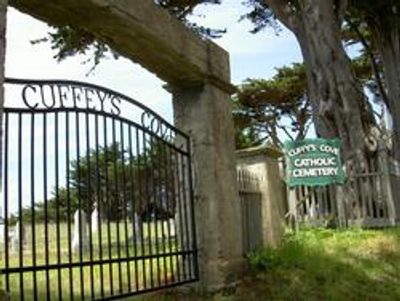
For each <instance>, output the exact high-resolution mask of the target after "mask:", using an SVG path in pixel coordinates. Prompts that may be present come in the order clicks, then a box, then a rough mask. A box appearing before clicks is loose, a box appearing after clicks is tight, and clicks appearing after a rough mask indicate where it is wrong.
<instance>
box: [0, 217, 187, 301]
mask: <svg viewBox="0 0 400 301" xmlns="http://www.w3.org/2000/svg"><path fill="white" fill-rule="evenodd" d="M143 227H144V235H143V237H144V244H143V245H138V246H137V248H136V249H135V247H134V243H133V238H132V237H133V229H131V228H129V227H128V228H127V229H128V232H125V224H124V223H118V224H117V223H110V231H109V232H110V235H109V236H108V226H107V225H106V224H103V225H102V227H101V230H102V236H101V240H99V238H98V234H94V235H93V237H92V245H93V249H92V252H89V251H86V252H84V254H83V256H82V261H83V262H85V261H87V262H89V261H92V260H91V259H93V260H95V261H96V260H99V259H100V246H102V252H103V254H102V258H103V259H109V258H111V259H118V258H125V257H128V255H129V256H130V257H132V256H141V255H149V254H150V244H149V234H150V233H151V236H152V238H151V239H150V241H151V246H152V254H154V253H155V252H156V251H158V253H159V254H163V253H164V254H167V253H169V252H174V251H176V249H177V245H176V242H175V241H170V242H167V240H164V241H162V240H160V239H159V240H158V242H156V241H155V234H156V231H157V234H158V237H159V238H161V233H162V228H163V227H164V229H166V226H161V223H158V228H157V230H156V226H155V224H154V223H148V224H147V223H144V225H143ZM25 230H26V238H27V239H26V240H27V241H26V245H25V247H24V249H23V256H22V258H20V256H19V255H20V254H19V252H18V251H12V249H11V248H10V249H9V267H10V268H18V267H20V266H23V267H30V266H33V256H32V254H33V249H32V229H31V227H30V226H29V227H28V226H26V228H25ZM59 232H60V235H59V237H58V235H57V228H56V226H55V225H49V228H48V263H49V265H52V264H53V265H56V264H58V263H61V264H67V263H68V262H69V247H68V246H69V243H68V227H67V224H61V225H60V231H59ZM71 232H73V229H72V227H71ZM118 232H119V237H120V239H119V240H118V239H117V238H118V236H117V233H118ZM35 233H36V244H35V252H36V265H38V266H40V265H45V264H46V248H45V246H46V243H45V228H44V225H43V224H36V225H35ZM125 234H126V235H125ZM58 238H59V241H60V252H59V253H60V254H59V255H60V258H58V252H57V250H58V248H57V241H58ZM118 241H119V242H118ZM127 242H128V243H127ZM142 246H143V247H142ZM109 250H110V252H109ZM90 253H91V254H90ZM1 255H2V256H1V259H0V267H5V258H4V257H5V256H4V255H5V254H4V253H3V254H1ZM71 257H72V262H73V263H78V262H80V256H79V253H72V254H71ZM91 257H92V258H91ZM21 259H22V261H21ZM58 260H59V261H60V262H58ZM178 262H179V258H178V256H168V255H165V256H163V257H161V258H153V259H137V260H132V261H130V262H129V263H127V262H126V261H125V262H116V263H106V264H95V265H93V264H90V265H89V264H88V265H86V266H84V267H83V268H81V267H73V268H68V267H66V268H63V269H61V270H60V271H58V270H56V269H53V270H50V271H49V272H48V273H46V272H45V271H44V270H41V271H37V272H35V273H33V272H25V273H24V274H23V275H22V276H20V275H19V274H17V273H16V274H11V275H10V277H9V281H10V282H9V283H10V296H11V300H19V297H20V294H21V291H24V299H25V300H28V301H29V300H33V292H34V287H33V284H34V277H36V279H37V281H36V283H37V294H38V299H39V300H44V299H46V292H47V287H46V280H47V279H49V283H50V284H49V295H50V297H51V299H53V300H58V299H59V297H60V296H59V290H58V287H59V285H60V287H61V297H62V298H61V299H62V300H69V299H70V296H71V295H73V296H74V298H75V299H76V300H80V299H81V291H82V290H83V292H84V295H85V297H86V298H88V297H90V295H91V293H92V288H91V282H90V279H91V276H93V279H94V281H93V292H94V294H95V296H97V297H99V296H100V292H101V287H102V286H103V291H104V294H105V295H106V296H107V295H109V294H110V293H111V290H113V291H114V293H116V292H119V291H121V292H123V293H124V292H125V293H126V292H128V290H129V289H130V290H142V289H146V288H147V287H149V286H150V285H151V284H152V285H154V286H158V285H161V284H163V283H165V282H169V281H172V280H173V279H172V276H171V272H175V273H176V271H177V269H178V265H177V264H178ZM128 273H129V275H130V281H128ZM81 279H82V280H83V281H81ZM102 280H103V281H102ZM0 282H1V283H0V285H1V288H4V287H5V277H4V276H2V277H0ZM21 286H23V289H22V290H21ZM70 287H72V288H73V290H72V291H70ZM0 300H1V299H0Z"/></svg>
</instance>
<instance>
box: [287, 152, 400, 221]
mask: <svg viewBox="0 0 400 301" xmlns="http://www.w3.org/2000/svg"><path fill="white" fill-rule="evenodd" d="M288 206H289V208H290V209H289V213H288V217H290V219H291V220H292V221H293V222H294V224H295V225H296V226H299V225H306V226H327V227H337V226H352V225H356V226H362V227H388V226H394V225H396V224H398V222H399V220H400V165H399V163H398V162H395V161H394V160H392V159H390V158H389V156H388V155H387V153H386V151H381V152H379V153H378V155H377V156H376V157H375V158H374V159H371V160H370V162H369V166H368V172H366V173H363V174H353V175H351V176H350V177H349V178H348V179H347V181H346V183H345V184H344V185H341V186H339V185H330V186H324V187H307V186H299V187H296V188H295V189H290V190H288Z"/></svg>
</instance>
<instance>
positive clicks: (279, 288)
mask: <svg viewBox="0 0 400 301" xmlns="http://www.w3.org/2000/svg"><path fill="white" fill-rule="evenodd" d="M153 263H154V264H155V262H153ZM248 263H249V267H250V270H251V272H250V273H248V274H247V275H245V276H244V277H243V281H242V283H241V284H240V285H239V286H238V287H236V288H235V289H230V290H227V291H223V292H220V293H218V294H214V295H208V296H200V295H194V294H181V293H177V292H176V291H175V292H174V291H168V292H158V293H153V294H150V295H143V296H137V297H133V298H129V299H126V300H129V301H186V300H187V301H242V300H243V301H263V300H296V301H297V300H307V301H308V300H311V301H313V300H333V301H335V300H338V301H339V300H340V301H342V300H355V301H357V300H360V301H363V300H368V301H374V300H377V301H378V300H379V301H381V300H382V301H386V300H387V301H392V300H400V228H397V229H384V230H360V229H348V230H330V229H309V230H301V231H300V232H298V233H296V234H293V233H289V234H287V235H286V237H285V241H284V243H283V245H282V246H281V247H280V248H279V249H263V250H258V251H257V252H254V253H253V254H251V255H250V256H249V257H248ZM145 264H146V265H147V266H148V265H149V262H145ZM115 268H116V269H117V268H118V267H117V266H116V267H115ZM166 268H167V269H169V268H170V267H169V266H168V267H166ZM117 272H118V271H117V270H116V271H115V272H114V273H115V275H118V273H117ZM148 272H149V271H147V273H148ZM85 273H89V271H86V272H85ZM74 275H76V278H77V279H78V280H77V281H78V283H79V270H78V271H77V272H76V274H74ZM55 277H56V275H55ZM66 278H67V279H68V277H66ZM117 279H118V277H116V281H117V283H118V280H117ZM74 281H75V277H74ZM16 284H17V285H18V283H16ZM67 284H68V280H67ZM40 300H41V299H40Z"/></svg>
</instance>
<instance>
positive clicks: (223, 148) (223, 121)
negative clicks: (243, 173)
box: [171, 83, 244, 291]
mask: <svg viewBox="0 0 400 301" xmlns="http://www.w3.org/2000/svg"><path fill="white" fill-rule="evenodd" d="M171 92H172V94H173V106H174V119H175V125H176V126H177V127H178V128H179V129H181V130H182V131H184V132H185V133H187V134H188V135H189V136H190V138H191V143H192V162H193V171H194V190H195V191H194V194H195V200H194V202H195V218H196V229H197V242H198V248H199V268H200V270H199V273H200V282H199V285H200V287H199V288H200V289H201V290H203V291H214V290H218V289H221V288H223V287H226V286H228V285H232V284H233V283H234V282H235V280H236V279H238V277H239V276H240V274H241V271H242V268H243V264H244V258H243V256H242V254H243V253H242V231H241V215H240V206H239V195H238V190H237V182H236V169H235V155H234V130H233V122H232V116H231V112H232V111H231V105H230V102H229V93H228V92H227V91H224V89H223V88H219V87H216V86H214V85H212V84H211V83H206V84H204V86H201V87H191V88H187V87H176V86H175V87H171Z"/></svg>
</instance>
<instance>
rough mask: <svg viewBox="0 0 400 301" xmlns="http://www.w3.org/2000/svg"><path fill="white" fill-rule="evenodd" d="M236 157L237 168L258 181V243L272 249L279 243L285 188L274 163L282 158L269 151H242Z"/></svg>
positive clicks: (270, 149)
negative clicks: (259, 201)
mask: <svg viewBox="0 0 400 301" xmlns="http://www.w3.org/2000/svg"><path fill="white" fill-rule="evenodd" d="M236 154H237V164H238V167H239V168H241V169H245V170H248V171H250V172H252V173H254V174H256V175H257V176H258V177H259V178H260V179H262V181H261V183H260V190H261V192H262V205H261V216H262V234H263V237H262V242H263V245H264V246H272V247H276V246H278V245H279V244H280V243H281V242H282V238H283V234H284V230H285V213H286V212H287V205H286V199H285V197H286V196H285V193H284V190H285V187H284V183H283V181H282V179H281V176H280V172H279V162H278V158H279V157H281V156H282V155H283V154H282V153H281V152H279V151H277V150H275V149H273V148H270V147H255V148H249V149H244V150H240V151H237V152H236Z"/></svg>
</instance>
